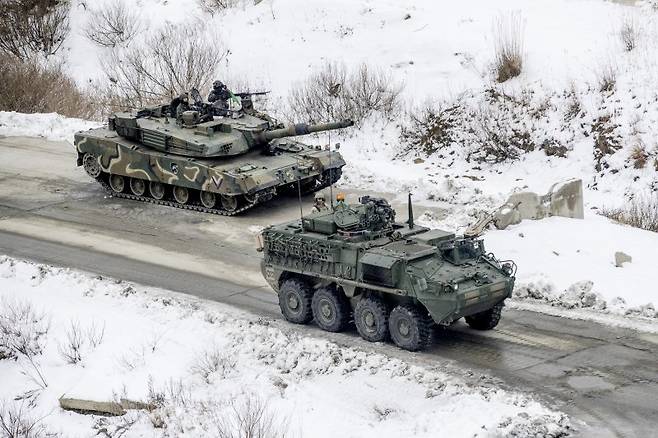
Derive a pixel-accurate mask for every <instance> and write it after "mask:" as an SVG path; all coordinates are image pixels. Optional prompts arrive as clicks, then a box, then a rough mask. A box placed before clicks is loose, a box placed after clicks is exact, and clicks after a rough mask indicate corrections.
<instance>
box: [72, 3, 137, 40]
mask: <svg viewBox="0 0 658 438" xmlns="http://www.w3.org/2000/svg"><path fill="white" fill-rule="evenodd" d="M143 29H144V25H143V22H142V21H141V19H140V17H139V15H137V14H136V13H134V12H132V10H131V9H129V8H128V7H126V4H125V3H124V2H123V1H122V0H114V1H112V2H110V3H106V4H104V5H102V6H101V7H100V8H99V9H96V10H93V11H91V17H90V19H89V22H88V23H87V27H86V28H85V35H86V36H87V38H89V40H91V41H93V42H94V43H96V44H98V45H99V46H103V47H117V46H120V45H125V44H128V43H130V41H132V39H133V38H135V36H137V35H138V34H139V33H140V32H141V31H142V30H143Z"/></svg>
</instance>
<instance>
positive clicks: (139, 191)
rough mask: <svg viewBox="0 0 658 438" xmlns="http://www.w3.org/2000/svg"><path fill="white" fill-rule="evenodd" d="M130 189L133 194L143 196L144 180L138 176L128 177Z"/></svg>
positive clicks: (144, 190)
mask: <svg viewBox="0 0 658 438" xmlns="http://www.w3.org/2000/svg"><path fill="white" fill-rule="evenodd" d="M130 191H131V192H132V193H133V195H137V196H144V193H146V181H144V180H143V179H139V178H130Z"/></svg>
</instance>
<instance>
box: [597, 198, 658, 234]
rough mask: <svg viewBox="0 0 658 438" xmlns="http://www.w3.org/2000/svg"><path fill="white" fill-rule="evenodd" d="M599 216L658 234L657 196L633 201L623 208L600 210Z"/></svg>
mask: <svg viewBox="0 0 658 438" xmlns="http://www.w3.org/2000/svg"><path fill="white" fill-rule="evenodd" d="M601 214H602V215H603V216H606V217H608V218H610V219H612V220H614V221H616V222H619V223H622V224H626V225H630V226H632V227H636V228H642V229H643V230H648V231H654V232H658V195H656V194H653V195H651V196H644V197H640V198H638V199H634V200H633V201H631V202H630V205H627V206H625V207H623V208H616V209H602V210H601Z"/></svg>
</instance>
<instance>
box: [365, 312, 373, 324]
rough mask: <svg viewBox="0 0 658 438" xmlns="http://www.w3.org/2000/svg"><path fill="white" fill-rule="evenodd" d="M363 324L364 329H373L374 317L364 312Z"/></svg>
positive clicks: (370, 313)
mask: <svg viewBox="0 0 658 438" xmlns="http://www.w3.org/2000/svg"><path fill="white" fill-rule="evenodd" d="M363 322H365V323H366V327H368V328H373V327H374V326H375V315H373V314H372V312H365V314H364V315H363Z"/></svg>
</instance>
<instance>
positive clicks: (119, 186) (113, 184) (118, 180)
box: [110, 175, 126, 193]
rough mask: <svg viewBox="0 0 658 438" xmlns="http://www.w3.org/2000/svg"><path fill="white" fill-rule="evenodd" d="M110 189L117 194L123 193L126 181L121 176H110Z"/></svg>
mask: <svg viewBox="0 0 658 438" xmlns="http://www.w3.org/2000/svg"><path fill="white" fill-rule="evenodd" d="M110 188H111V189H112V190H113V191H114V192H115V193H121V192H123V190H124V189H125V188H126V180H125V179H123V177H122V176H121V175H110Z"/></svg>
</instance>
